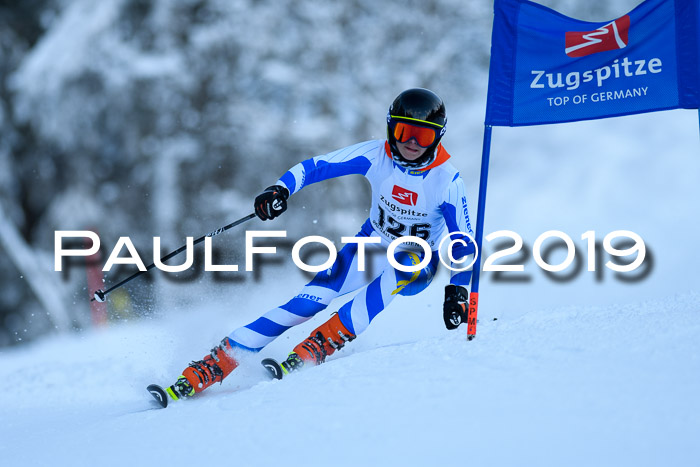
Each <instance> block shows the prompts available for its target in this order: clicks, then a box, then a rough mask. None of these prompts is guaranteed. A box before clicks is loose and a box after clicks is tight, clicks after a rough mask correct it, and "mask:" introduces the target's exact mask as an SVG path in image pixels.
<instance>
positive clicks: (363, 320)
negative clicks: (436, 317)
mask: <svg viewBox="0 0 700 467" xmlns="http://www.w3.org/2000/svg"><path fill="white" fill-rule="evenodd" d="M446 123H447V116H446V113H445V105H444V104H443V102H442V100H441V99H440V98H439V97H438V96H437V95H436V94H435V93H433V92H432V91H429V90H427V89H420V88H415V89H409V90H406V91H404V92H402V93H401V94H400V95H399V96H398V97H397V98H396V99H395V100H394V102H393V103H392V104H391V107H390V108H389V113H388V115H387V139H386V140H375V141H366V142H363V143H359V144H355V145H353V146H349V147H346V148H344V149H340V150H337V151H335V152H332V153H330V154H326V155H323V156H317V157H314V158H312V159H308V160H305V161H303V162H301V163H299V164H297V165H295V166H294V167H292V168H291V169H289V171H287V172H286V173H285V174H284V175H282V177H281V178H280V179H279V180H278V181H277V183H276V184H275V185H273V186H270V187H268V188H266V189H265V191H263V192H262V193H261V194H260V195H258V196H257V197H256V198H255V213H256V214H257V216H258V217H259V218H260V219H262V220H272V219H274V218H276V217H278V216H279V215H280V214H282V213H283V212H284V211H285V210H286V209H287V200H288V199H289V197H290V196H291V195H293V194H294V193H297V192H298V191H299V190H301V189H302V188H304V187H305V186H308V185H310V184H312V183H316V182H320V181H322V180H327V179H330V178H334V177H339V176H342V175H348V174H361V175H364V176H365V177H366V178H367V179H368V180H369V182H370V184H371V186H372V206H371V211H370V216H369V219H367V220H366V221H365V223H364V224H363V225H362V228H361V229H360V232H359V233H358V234H357V235H356V237H358V238H366V237H375V238H379V239H380V241H381V244H382V245H383V246H384V247H386V246H387V245H388V244H389V243H390V242H391V241H392V240H394V239H396V238H398V237H401V236H407V235H408V236H414V237H419V238H422V239H423V240H425V241H426V242H427V243H428V244H429V245H430V246H431V248H432V250H433V255H432V259H431V260H430V261H429V262H426V265H425V266H424V267H423V268H422V269H420V270H419V271H416V272H403V271H400V270H398V269H395V268H393V267H392V266H391V264H390V263H389V261H388V259H387V258H386V255H375V256H374V258H375V260H376V261H378V262H379V264H380V267H379V268H375V269H374V271H375V274H374V277H367V275H366V273H365V272H361V271H360V270H359V269H360V268H358V259H359V256H360V255H358V248H359V247H360V246H358V244H357V243H348V244H346V245H345V246H344V247H343V248H342V249H341V250H340V251H339V252H338V256H337V258H336V260H335V262H334V264H333V266H332V267H331V268H330V269H328V270H327V271H321V272H319V273H318V274H317V275H316V276H315V277H314V279H313V280H312V281H311V282H309V283H308V284H307V285H306V286H305V287H304V288H303V289H302V290H301V292H300V293H299V294H298V295H296V296H295V297H294V298H292V299H291V300H289V301H288V302H287V303H285V304H283V305H281V306H279V307H277V308H274V309H272V310H270V311H268V312H267V313H265V314H264V315H262V316H261V317H260V318H258V319H256V320H255V321H253V322H252V323H250V324H247V325H246V326H243V327H240V328H238V329H236V330H234V331H233V332H232V333H231V334H229V335H228V336H227V337H224V339H223V340H222V341H221V343H220V344H219V345H218V346H216V347H214V349H212V351H211V353H210V354H209V355H207V356H205V357H204V358H203V359H202V360H200V361H196V362H192V363H191V364H190V365H189V366H188V367H187V368H186V369H185V370H184V371H183V373H182V375H181V376H180V377H179V378H178V380H177V382H175V384H173V385H172V386H170V387H169V388H167V389H166V391H167V393H168V394H169V395H170V397H171V398H173V399H175V400H177V399H179V398H183V397H190V396H193V395H195V394H197V393H199V392H201V391H203V390H204V389H206V388H207V387H209V386H211V385H212V384H214V383H215V382H217V381H223V379H224V378H226V376H228V375H229V374H230V373H231V372H232V371H233V370H234V369H235V368H236V367H237V366H238V361H237V360H236V354H237V353H239V352H244V351H252V352H257V351H260V350H261V349H262V348H263V347H265V346H266V345H267V344H269V343H270V342H272V341H273V340H274V339H275V338H277V337H278V336H279V335H281V334H282V333H283V332H284V331H286V330H287V329H289V328H290V327H292V326H296V325H298V324H301V323H303V322H305V321H307V320H308V319H310V318H311V317H313V316H314V315H316V314H317V313H318V312H320V311H321V310H323V309H325V308H326V307H327V306H328V305H329V303H330V302H331V301H332V300H333V299H334V298H336V297H339V296H341V295H344V294H346V293H348V292H352V291H355V290H358V289H361V290H360V292H359V293H358V294H357V295H356V296H355V297H354V298H353V300H352V301H350V302H348V303H346V304H345V305H343V306H342V307H341V308H340V310H339V311H338V312H337V313H334V314H333V315H332V316H331V317H330V319H329V320H328V321H326V322H325V323H323V324H322V325H321V326H319V327H318V328H316V329H314V330H313V331H312V332H311V334H310V335H309V337H308V338H306V339H305V340H304V341H303V342H301V343H300V344H298V345H297V346H296V347H294V349H293V351H292V352H291V353H290V354H289V356H288V357H287V359H286V360H285V361H284V362H282V363H281V364H280V365H277V364H276V362H275V368H274V369H273V368H269V369H270V370H271V371H274V372H275V373H276V374H275V376H276V377H278V378H281V377H282V375H283V374H287V373H289V372H290V371H294V370H298V369H299V368H301V367H303V366H305V365H318V364H320V363H323V362H324V360H325V359H326V357H328V356H329V355H331V354H333V353H334V352H335V351H336V350H338V349H341V348H342V347H343V346H344V345H345V344H346V343H347V342H350V341H352V340H353V339H355V337H357V335H358V334H360V333H361V332H362V331H364V330H365V329H366V328H367V326H368V325H369V324H370V322H371V321H372V319H373V318H374V317H375V316H376V315H377V314H378V313H379V312H381V311H382V310H383V309H385V308H386V307H387V306H388V305H389V303H390V302H391V300H392V299H393V298H394V297H395V296H396V295H415V294H417V293H419V292H421V291H422V290H424V289H425V288H426V287H427V286H428V284H430V282H431V281H432V279H433V276H434V274H435V271H436V269H437V262H438V255H437V251H436V250H437V249H438V246H439V242H440V240H441V238H442V234H443V231H444V229H445V227H447V228H448V230H449V232H450V233H452V232H454V233H455V234H454V235H453V236H451V239H453V240H454V239H462V240H463V242H460V243H457V246H456V247H454V248H453V249H452V259H454V260H455V261H459V260H460V259H461V258H464V257H465V256H468V255H470V254H473V253H474V245H473V244H472V243H471V242H470V241H469V239H468V237H467V236H465V235H463V234H462V233H459V232H466V233H468V234H470V235H472V230H471V225H470V222H469V214H468V211H467V200H466V196H465V190H464V183H463V181H462V179H461V177H460V175H459V173H458V171H457V170H456V169H455V168H454V166H452V164H450V163H449V162H448V159H449V157H450V156H449V154H448V153H447V151H445V149H444V148H443V146H442V144H440V140H441V138H442V136H443V135H444V134H445V126H446ZM358 241H359V240H358ZM376 246H377V245H376V244H368V245H366V248H367V249H369V248H371V247H376ZM363 247H365V245H363ZM424 256H425V252H424V251H423V249H422V248H420V246H418V245H417V244H416V243H415V242H414V243H411V242H405V243H402V244H401V246H400V247H399V248H398V249H397V251H396V253H395V256H394V257H395V259H396V261H397V262H398V263H400V264H402V265H407V266H412V265H418V264H421V262H422V261H423V259H424ZM377 258H378V259H377ZM470 279H471V271H463V272H453V273H452V277H451V280H450V284H449V285H447V286H446V287H445V301H444V305H443V318H444V321H445V325H446V326H447V328H448V329H455V328H457V327H458V326H459V325H460V323H462V322H464V321H466V302H467V301H468V297H469V292H468V291H467V289H466V288H465V286H466V285H467V284H468V283H469V281H470ZM266 366H268V365H267V364H266Z"/></svg>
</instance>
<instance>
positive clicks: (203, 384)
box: [165, 337, 238, 400]
mask: <svg viewBox="0 0 700 467" xmlns="http://www.w3.org/2000/svg"><path fill="white" fill-rule="evenodd" d="M237 366H238V362H237V361H236V359H234V358H233V356H232V354H231V341H230V340H229V338H228V337H224V339H223V340H222V341H221V344H219V345H217V346H216V347H214V348H213V349H211V352H210V353H209V355H207V356H205V357H204V358H203V359H202V360H199V361H197V362H192V363H190V366H188V367H187V368H185V371H183V372H182V375H181V376H180V377H179V378H178V379H177V381H176V382H175V384H173V385H172V386H170V387H169V388H167V389H166V390H165V391H166V392H167V393H168V394H170V397H172V398H173V399H174V400H178V399H181V398H184V397H192V396H194V395H195V394H197V393H200V392H202V391H204V390H205V389H206V388H208V387H209V386H211V385H212V384H214V383H215V382H217V381H219V382H223V380H224V378H226V377H227V376H228V375H229V374H230V373H231V372H232V371H233V370H234V369H235V368H236V367H237Z"/></svg>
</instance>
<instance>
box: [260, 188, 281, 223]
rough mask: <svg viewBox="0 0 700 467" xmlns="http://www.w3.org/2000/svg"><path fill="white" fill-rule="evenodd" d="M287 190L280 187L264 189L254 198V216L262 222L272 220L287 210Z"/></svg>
mask: <svg viewBox="0 0 700 467" xmlns="http://www.w3.org/2000/svg"><path fill="white" fill-rule="evenodd" d="M287 198H289V190H288V189H286V188H285V187H283V186H282V185H272V186H269V187H267V188H265V191H263V192H262V193H260V194H259V195H258V196H257V197H256V198H255V214H256V215H257V216H258V217H259V218H260V219H262V220H264V221H266V220H268V219H269V220H272V219H274V218H275V217H277V216H279V215H280V214H282V213H283V212H284V211H286V210H287Z"/></svg>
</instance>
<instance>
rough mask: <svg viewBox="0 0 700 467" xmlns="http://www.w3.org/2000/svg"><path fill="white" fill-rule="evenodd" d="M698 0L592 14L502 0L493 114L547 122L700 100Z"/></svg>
mask: <svg viewBox="0 0 700 467" xmlns="http://www.w3.org/2000/svg"><path fill="white" fill-rule="evenodd" d="M699 23H700V0H646V1H644V2H643V3H641V4H640V5H639V6H637V8H635V9H634V10H632V11H630V12H629V13H628V14H626V15H624V16H622V17H620V18H617V19H615V20H613V21H606V22H602V23H589V22H584V21H579V20H576V19H573V18H569V17H567V16H564V15H562V14H560V13H558V12H556V11H554V10H552V9H549V8H546V7H544V6H542V5H539V4H537V3H533V2H530V1H527V0H495V2H494V23H493V32H492V37H491V64H490V68H489V89H488V98H487V103H486V122H485V123H486V124H487V125H497V126H523V125H542V124H548V123H563V122H572V121H578V120H590V119H595V118H606V117H614V116H620V115H629V114H636V113H642V112H652V111H657V110H669V109H677V108H686V109H697V108H699V107H700V60H699V56H700V54H699V53H698V50H699V49H700V27H699V26H698V24H699Z"/></svg>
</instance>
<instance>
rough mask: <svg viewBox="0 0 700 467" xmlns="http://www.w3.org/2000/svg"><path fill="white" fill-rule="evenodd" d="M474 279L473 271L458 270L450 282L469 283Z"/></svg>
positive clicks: (455, 283) (457, 283)
mask: <svg viewBox="0 0 700 467" xmlns="http://www.w3.org/2000/svg"><path fill="white" fill-rule="evenodd" d="M471 279H472V271H462V272H458V273H457V274H455V275H454V276H452V278H451V279H450V284H454V285H469V282H470V281H471Z"/></svg>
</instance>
